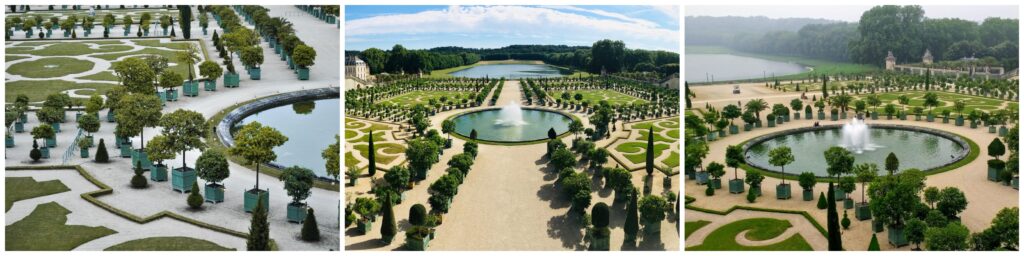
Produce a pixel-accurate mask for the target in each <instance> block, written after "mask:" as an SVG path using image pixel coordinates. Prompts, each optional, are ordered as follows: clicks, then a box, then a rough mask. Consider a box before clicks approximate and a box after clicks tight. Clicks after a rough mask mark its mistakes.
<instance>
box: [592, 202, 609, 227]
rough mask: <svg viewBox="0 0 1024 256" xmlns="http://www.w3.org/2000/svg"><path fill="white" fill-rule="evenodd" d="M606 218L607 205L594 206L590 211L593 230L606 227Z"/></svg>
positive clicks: (598, 204)
mask: <svg viewBox="0 0 1024 256" xmlns="http://www.w3.org/2000/svg"><path fill="white" fill-rule="evenodd" d="M608 216H609V215H608V205H607V204H605V203H597V204H595V205H594V209H592V210H591V211H590V219H591V221H592V222H593V223H594V227H595V228H599V229H600V228H606V227H608Z"/></svg>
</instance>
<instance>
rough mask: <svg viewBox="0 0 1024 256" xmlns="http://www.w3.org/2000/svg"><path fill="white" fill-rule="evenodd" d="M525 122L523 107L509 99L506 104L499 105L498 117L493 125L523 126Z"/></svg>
mask: <svg viewBox="0 0 1024 256" xmlns="http://www.w3.org/2000/svg"><path fill="white" fill-rule="evenodd" d="M526 124H527V123H526V121H523V108H522V107H520V106H519V104H516V102H515V101H510V102H509V103H508V105H505V106H504V107H501V111H499V112H498V119H496V120H494V125H499V126H523V125H526Z"/></svg>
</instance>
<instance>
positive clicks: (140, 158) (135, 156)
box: [131, 149, 153, 171]
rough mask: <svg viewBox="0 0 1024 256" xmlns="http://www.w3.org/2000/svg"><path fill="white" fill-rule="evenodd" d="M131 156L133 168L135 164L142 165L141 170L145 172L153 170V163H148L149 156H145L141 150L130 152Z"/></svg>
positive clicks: (144, 152)
mask: <svg viewBox="0 0 1024 256" xmlns="http://www.w3.org/2000/svg"><path fill="white" fill-rule="evenodd" d="M131 154H132V166H135V163H142V169H144V170H147V171H148V170H152V169H153V162H152V161H149V154H146V151H142V150H141V149H134V150H132V153H131Z"/></svg>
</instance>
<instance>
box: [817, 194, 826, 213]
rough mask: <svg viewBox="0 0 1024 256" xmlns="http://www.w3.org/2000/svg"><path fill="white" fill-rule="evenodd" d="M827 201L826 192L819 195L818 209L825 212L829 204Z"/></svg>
mask: <svg viewBox="0 0 1024 256" xmlns="http://www.w3.org/2000/svg"><path fill="white" fill-rule="evenodd" d="M825 200H826V199H825V192H820V193H818V209H822V210H824V209H825V208H828V202H826V201H825Z"/></svg>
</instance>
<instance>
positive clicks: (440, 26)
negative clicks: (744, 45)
mask: <svg viewBox="0 0 1024 256" xmlns="http://www.w3.org/2000/svg"><path fill="white" fill-rule="evenodd" d="M345 22H346V23H345V49H346V50H364V49H366V48H370V47H377V48H381V49H390V48H391V46H394V45H395V44H402V45H403V46H405V47H406V48H411V49H426V48H432V47H438V46H462V47H473V48H497V47H503V46H508V45H512V44H564V45H587V46H589V45H591V44H593V42H594V41H597V40H601V39H614V40H622V41H624V42H625V43H626V47H627V48H640V49H650V50H667V51H673V52H679V8H678V6H610V5H602V6H532V5H531V6H395V5H384V6H366V5H362V6H360V5H348V6H345Z"/></svg>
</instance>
